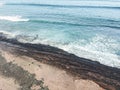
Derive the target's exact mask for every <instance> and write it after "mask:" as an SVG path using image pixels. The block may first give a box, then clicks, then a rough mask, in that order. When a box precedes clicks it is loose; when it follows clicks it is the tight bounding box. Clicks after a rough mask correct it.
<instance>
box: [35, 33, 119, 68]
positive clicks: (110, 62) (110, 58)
mask: <svg viewBox="0 0 120 90" xmlns="http://www.w3.org/2000/svg"><path fill="white" fill-rule="evenodd" d="M84 42H85V43H86V44H85V43H84ZM34 43H42V44H48V45H52V46H55V47H59V48H61V49H63V50H65V51H67V52H70V53H73V54H75V55H77V56H80V57H83V58H87V59H91V60H94V61H98V62H100V63H102V64H104V65H107V66H112V67H117V68H120V56H118V55H117V54H116V52H118V51H120V48H119V46H120V44H119V43H118V41H116V40H114V39H112V38H108V37H107V36H103V35H96V36H95V37H93V38H92V39H90V40H89V41H85V40H82V41H81V40H80V41H76V42H71V43H68V44H64V45H63V44H61V43H55V42H51V40H49V39H41V40H36V41H34ZM81 43H84V45H82V44H81Z"/></svg>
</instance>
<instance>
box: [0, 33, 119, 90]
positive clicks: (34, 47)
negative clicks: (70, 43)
mask: <svg viewBox="0 0 120 90" xmlns="http://www.w3.org/2000/svg"><path fill="white" fill-rule="evenodd" d="M0 49H1V50H3V51H9V52H11V53H15V54H16V55H18V56H27V57H30V58H33V59H34V60H36V61H38V62H41V63H44V64H47V65H51V66H54V67H57V68H59V69H62V70H65V71H66V72H67V73H68V74H70V75H72V76H74V77H79V78H81V79H85V80H92V81H94V82H95V83H97V84H98V85H99V86H101V87H102V88H104V89H107V90H119V89H120V69H118V68H114V67H110V66H105V65H102V64H100V63H99V62H96V61H92V60H89V59H84V58H80V57H77V56H75V55H73V54H70V53H67V52H65V51H63V50H61V49H58V48H54V47H51V46H47V45H42V44H29V43H20V42H18V41H17V40H16V39H7V38H6V37H5V36H3V35H0Z"/></svg>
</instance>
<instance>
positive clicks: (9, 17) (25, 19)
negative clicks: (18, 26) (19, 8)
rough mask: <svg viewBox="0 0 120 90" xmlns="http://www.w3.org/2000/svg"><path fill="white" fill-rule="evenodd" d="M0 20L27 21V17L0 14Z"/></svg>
mask: <svg viewBox="0 0 120 90" xmlns="http://www.w3.org/2000/svg"><path fill="white" fill-rule="evenodd" d="M0 20H6V21H12V22H27V21H29V19H27V18H22V16H0Z"/></svg>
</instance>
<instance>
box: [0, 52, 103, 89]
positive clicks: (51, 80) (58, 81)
mask: <svg viewBox="0 0 120 90" xmlns="http://www.w3.org/2000/svg"><path fill="white" fill-rule="evenodd" d="M1 54H2V56H3V57H4V58H5V59H6V60H7V62H12V63H13V64H17V65H18V66H20V67H22V68H23V69H24V70H27V71H28V72H29V73H31V74H35V75H36V76H35V77H36V79H37V80H40V79H41V78H43V79H44V83H45V85H46V86H48V88H49V89H50V90H104V89H102V88H101V87H100V86H99V85H98V84H96V83H94V82H93V81H90V80H83V79H79V78H77V77H73V76H71V75H69V74H68V73H66V71H64V70H61V69H58V68H56V67H53V66H50V65H47V64H43V63H41V62H38V61H36V60H34V59H32V58H29V57H26V56H17V55H15V54H11V53H9V52H5V51H2V50H1ZM18 87H19V85H17V84H16V83H15V80H14V79H10V78H5V77H2V76H0V90H17V88H18ZM36 90H37V89H36Z"/></svg>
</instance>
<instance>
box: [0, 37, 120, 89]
mask: <svg viewBox="0 0 120 90" xmlns="http://www.w3.org/2000/svg"><path fill="white" fill-rule="evenodd" d="M0 40H1V41H0V57H1V58H0V80H1V81H0V90H7V89H8V88H9V90H19V89H21V90H119V89H120V70H119V69H117V68H112V67H108V66H105V65H102V64H100V63H98V62H93V61H89V60H87V59H83V58H79V57H77V56H74V55H72V54H69V53H67V52H64V51H62V50H60V49H57V48H53V47H50V46H45V45H32V44H22V43H20V42H18V41H16V40H12V39H6V38H5V37H3V36H2V37H1V38H0ZM38 47H39V48H38ZM79 59H80V60H79Z"/></svg>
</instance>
